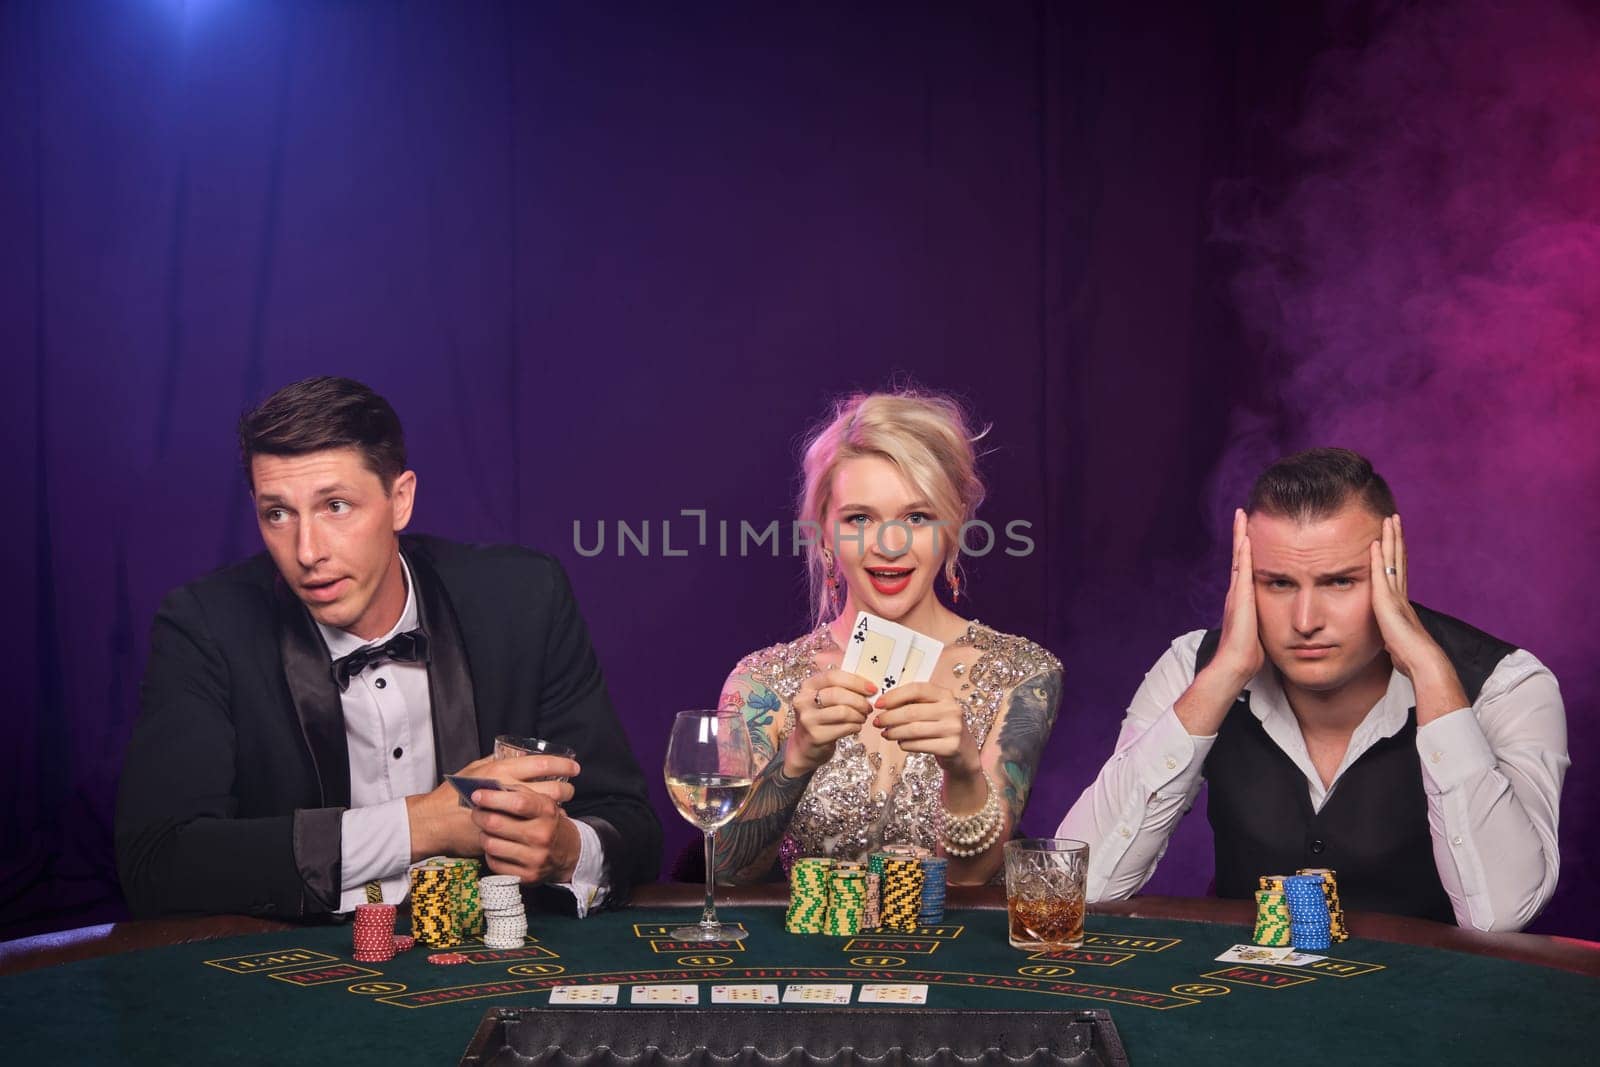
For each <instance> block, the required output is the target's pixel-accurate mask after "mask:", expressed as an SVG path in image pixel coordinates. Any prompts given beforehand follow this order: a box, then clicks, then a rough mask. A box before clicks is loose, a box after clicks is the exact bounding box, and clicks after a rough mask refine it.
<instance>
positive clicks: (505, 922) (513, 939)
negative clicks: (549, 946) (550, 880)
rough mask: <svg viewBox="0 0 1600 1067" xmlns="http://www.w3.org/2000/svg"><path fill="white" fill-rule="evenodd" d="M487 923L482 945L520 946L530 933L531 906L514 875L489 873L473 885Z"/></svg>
mask: <svg viewBox="0 0 1600 1067" xmlns="http://www.w3.org/2000/svg"><path fill="white" fill-rule="evenodd" d="M473 889H474V898H475V899H476V900H477V901H478V903H479V906H480V909H481V915H482V918H483V921H484V924H485V927H484V932H483V947H484V948H496V949H510V948H521V947H522V945H523V943H524V941H526V940H527V937H528V909H527V908H526V907H524V906H523V903H522V888H521V884H520V882H519V881H518V879H517V877H516V876H515V875H511V874H488V875H484V876H483V877H482V878H479V879H478V880H477V881H476V883H475V884H474V886H473Z"/></svg>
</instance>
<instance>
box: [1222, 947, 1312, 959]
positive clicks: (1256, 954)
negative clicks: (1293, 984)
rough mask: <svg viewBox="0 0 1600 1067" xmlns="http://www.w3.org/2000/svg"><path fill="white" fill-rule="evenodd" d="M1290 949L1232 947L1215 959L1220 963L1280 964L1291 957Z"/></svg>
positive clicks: (1291, 951)
mask: <svg viewBox="0 0 1600 1067" xmlns="http://www.w3.org/2000/svg"><path fill="white" fill-rule="evenodd" d="M1293 953H1294V949H1292V948H1268V947H1266V946H1264V945H1234V946H1233V947H1232V948H1230V949H1229V950H1228V951H1226V952H1224V953H1223V954H1222V955H1220V956H1218V957H1217V960H1218V961H1219V962H1221V963H1281V962H1283V959H1284V957H1286V956H1289V955H1292V954H1293Z"/></svg>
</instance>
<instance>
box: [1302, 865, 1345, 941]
mask: <svg viewBox="0 0 1600 1067" xmlns="http://www.w3.org/2000/svg"><path fill="white" fill-rule="evenodd" d="M1295 873H1296V874H1310V875H1316V876H1317V877H1318V878H1321V879H1322V895H1323V896H1324V897H1326V898H1327V901H1328V929H1329V933H1330V936H1331V937H1332V938H1333V940H1335V941H1348V940H1350V931H1349V929H1348V928H1347V927H1346V926H1345V924H1344V905H1342V904H1340V903H1339V883H1338V882H1337V881H1335V880H1334V873H1333V872H1332V871H1331V870H1329V869H1328V868H1326V867H1302V868H1301V869H1300V870H1298V871H1296V872H1295Z"/></svg>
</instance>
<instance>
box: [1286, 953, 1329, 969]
mask: <svg viewBox="0 0 1600 1067" xmlns="http://www.w3.org/2000/svg"><path fill="white" fill-rule="evenodd" d="M1327 958H1328V957H1326V956H1313V955H1311V954H1310V953H1308V952H1291V953H1289V954H1288V955H1287V956H1285V957H1283V959H1281V960H1279V961H1278V963H1277V965H1278V966H1279V967H1304V966H1305V965H1306V964H1308V963H1316V962H1317V961H1318V960H1325V959H1327Z"/></svg>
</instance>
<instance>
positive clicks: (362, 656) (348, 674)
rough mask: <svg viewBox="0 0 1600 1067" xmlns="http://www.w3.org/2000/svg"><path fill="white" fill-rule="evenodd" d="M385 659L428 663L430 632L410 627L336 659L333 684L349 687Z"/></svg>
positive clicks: (340, 688)
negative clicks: (365, 671)
mask: <svg viewBox="0 0 1600 1067" xmlns="http://www.w3.org/2000/svg"><path fill="white" fill-rule="evenodd" d="M386 659H392V660H395V661H396V662H399V663H427V662H428V635H427V634H425V633H423V632H422V631H421V630H407V631H406V632H405V633H403V634H395V635H394V636H393V637H391V638H389V640H388V641H387V642H385V643H384V644H381V645H369V646H368V647H366V648H358V649H356V650H355V651H354V652H352V653H350V654H349V655H348V656H343V657H341V658H339V659H336V660H334V661H333V680H334V683H335V684H336V685H338V687H339V691H340V692H343V691H344V690H346V689H349V688H350V679H352V678H354V677H355V676H356V675H358V674H360V673H361V672H362V671H364V670H366V669H367V668H368V667H371V666H373V665H374V664H378V663H382V662H383V661H384V660H386Z"/></svg>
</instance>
